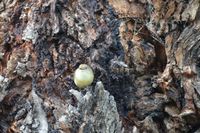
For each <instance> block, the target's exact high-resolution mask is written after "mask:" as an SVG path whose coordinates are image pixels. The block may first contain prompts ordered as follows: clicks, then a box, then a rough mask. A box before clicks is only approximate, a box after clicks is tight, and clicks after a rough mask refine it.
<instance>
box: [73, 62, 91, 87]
mask: <svg viewBox="0 0 200 133" xmlns="http://www.w3.org/2000/svg"><path fill="white" fill-rule="evenodd" d="M93 80H94V73H93V70H92V68H91V67H90V66H88V65H87V64H81V65H80V66H79V67H78V68H77V69H76V71H75V73H74V83H75V84H76V86H77V87H79V88H80V89H84V88H85V87H87V86H89V85H91V84H92V82H93Z"/></svg>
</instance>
